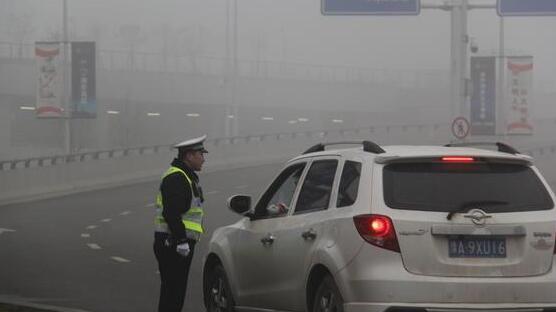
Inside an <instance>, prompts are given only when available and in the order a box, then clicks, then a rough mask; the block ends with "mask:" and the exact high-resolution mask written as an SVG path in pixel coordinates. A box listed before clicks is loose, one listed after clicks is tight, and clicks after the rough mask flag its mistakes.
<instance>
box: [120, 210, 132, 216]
mask: <svg viewBox="0 0 556 312" xmlns="http://www.w3.org/2000/svg"><path fill="white" fill-rule="evenodd" d="M130 213H131V211H129V210H126V211H123V212H122V213H120V216H127V215H128V214H130Z"/></svg>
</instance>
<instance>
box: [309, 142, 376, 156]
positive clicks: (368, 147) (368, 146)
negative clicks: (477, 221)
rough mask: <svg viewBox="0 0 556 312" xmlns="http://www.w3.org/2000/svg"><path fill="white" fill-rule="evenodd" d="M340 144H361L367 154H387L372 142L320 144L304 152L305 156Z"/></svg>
mask: <svg viewBox="0 0 556 312" xmlns="http://www.w3.org/2000/svg"><path fill="white" fill-rule="evenodd" d="M340 144H349V145H353V144H357V145H359V144H361V145H363V150H364V151H365V152H369V153H374V154H382V153H386V151H385V150H383V149H382V147H380V145H378V144H376V143H375V142H372V141H339V142H328V143H319V144H316V145H313V146H311V147H310V148H309V149H308V150H306V151H305V152H303V155H305V154H309V153H315V152H322V151H324V147H325V146H329V145H340Z"/></svg>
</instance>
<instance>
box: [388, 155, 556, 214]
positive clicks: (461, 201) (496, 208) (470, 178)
mask: <svg viewBox="0 0 556 312" xmlns="http://www.w3.org/2000/svg"><path fill="white" fill-rule="evenodd" d="M383 181H384V199H385V201H386V205H388V207H390V208H394V209H406V210H423V211H443V212H449V211H452V210H454V209H458V208H460V207H462V205H466V203H484V204H483V205H479V207H480V208H481V209H483V210H484V211H486V212H491V213H492V212H518V211H534V210H548V209H552V208H553V206H554V204H553V202H552V199H551V197H550V195H549V194H548V191H547V190H546V188H545V187H544V185H543V183H542V182H541V180H540V179H539V177H538V176H537V175H536V174H535V172H534V171H533V170H532V169H531V168H529V167H527V166H524V165H518V164H502V163H473V164H449V163H396V164H389V165H387V166H385V167H384V174H383Z"/></svg>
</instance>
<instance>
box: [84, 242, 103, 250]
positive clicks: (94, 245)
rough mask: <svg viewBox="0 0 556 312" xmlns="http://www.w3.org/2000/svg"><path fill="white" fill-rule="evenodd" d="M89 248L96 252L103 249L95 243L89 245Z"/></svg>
mask: <svg viewBox="0 0 556 312" xmlns="http://www.w3.org/2000/svg"><path fill="white" fill-rule="evenodd" d="M87 246H89V248H91V249H94V250H99V249H102V248H101V247H100V246H99V245H98V244H95V243H92V244H87Z"/></svg>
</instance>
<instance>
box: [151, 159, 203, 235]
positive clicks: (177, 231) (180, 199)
mask: <svg viewBox="0 0 556 312" xmlns="http://www.w3.org/2000/svg"><path fill="white" fill-rule="evenodd" d="M172 166H173V167H177V168H180V169H181V170H183V171H184V172H185V173H186V174H187V176H188V177H189V178H190V179H191V182H193V184H194V186H193V189H194V192H195V194H194V195H195V196H198V197H200V198H201V201H204V199H203V194H202V190H201V188H200V187H199V185H198V183H199V176H197V174H196V173H195V172H194V171H193V169H191V168H189V167H188V166H187V165H186V164H185V163H184V162H183V161H181V160H178V159H176V158H175V159H174V160H173V161H172ZM160 193H161V194H162V203H163V205H164V209H163V210H162V216H163V217H164V220H165V221H166V223H167V224H168V228H169V230H170V233H171V234H170V235H171V238H172V240H173V241H174V242H183V241H185V240H186V236H185V226H184V225H183V223H182V215H183V214H184V213H186V212H187V211H188V210H189V208H190V207H191V198H192V194H191V187H190V186H189V182H187V180H186V178H185V177H184V176H183V174H181V173H180V172H175V173H172V174H170V175H168V176H166V177H165V178H164V179H162V183H160Z"/></svg>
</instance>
